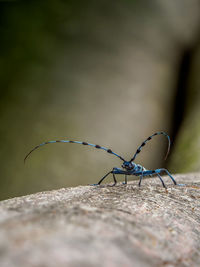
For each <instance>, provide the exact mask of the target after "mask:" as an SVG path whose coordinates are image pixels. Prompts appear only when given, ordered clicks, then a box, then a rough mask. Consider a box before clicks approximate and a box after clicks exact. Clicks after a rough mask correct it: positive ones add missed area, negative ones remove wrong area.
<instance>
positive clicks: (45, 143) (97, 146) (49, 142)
mask: <svg viewBox="0 0 200 267" xmlns="http://www.w3.org/2000/svg"><path fill="white" fill-rule="evenodd" d="M52 143H72V144H81V145H88V146H92V147H95V148H97V149H103V150H105V151H106V152H108V153H110V154H113V155H115V156H116V157H118V158H120V159H121V160H123V161H125V160H124V159H123V158H122V157H121V156H120V155H118V154H116V153H114V152H113V151H112V150H111V149H108V148H106V147H102V146H99V145H94V144H90V143H87V142H80V141H70V140H56V141H48V142H44V143H42V144H40V145H38V146H36V147H34V148H33V149H32V150H31V151H30V152H29V153H28V154H27V155H26V157H25V158H24V163H25V161H26V159H27V158H28V157H29V156H30V154H31V153H32V152H33V151H34V150H36V149H38V148H39V147H41V146H44V145H47V144H52Z"/></svg>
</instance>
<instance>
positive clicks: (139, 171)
mask: <svg viewBox="0 0 200 267" xmlns="http://www.w3.org/2000/svg"><path fill="white" fill-rule="evenodd" d="M156 135H164V136H166V137H167V139H168V149H167V153H166V156H165V159H166V158H167V156H168V154H169V150H170V145H171V142H170V137H169V135H167V134H166V133H165V132H156V133H154V134H152V135H151V136H149V137H148V138H147V139H146V140H144V141H143V142H142V144H141V145H140V146H139V147H138V148H137V150H136V152H135V154H134V156H133V157H132V158H131V159H130V160H129V161H126V160H125V159H124V158H123V157H121V156H120V155H118V154H116V153H115V152H113V151H112V150H111V149H108V148H105V147H102V146H100V145H94V144H90V143H87V142H80V141H70V140H57V141H48V142H44V143H42V144H40V145H38V146H36V147H34V148H33V149H32V150H31V151H30V152H29V153H28V154H27V155H26V157H25V158H24V163H25V161H26V159H27V158H28V157H29V155H30V154H31V153H32V152H33V151H34V150H36V149H38V148H39V147H41V146H44V145H47V144H52V143H72V144H81V145H85V146H92V147H95V148H97V149H103V150H105V151H106V152H107V153H110V154H112V155H114V156H116V157H118V158H119V159H120V160H122V161H123V164H122V165H121V167H122V168H117V167H114V168H113V169H112V170H111V171H109V172H108V173H107V174H106V175H104V176H103V177H102V178H101V180H100V181H99V182H98V183H97V184H93V185H100V184H101V183H102V182H103V180H104V179H105V178H106V177H107V176H108V175H109V174H112V175H113V180H114V184H113V185H112V186H115V185H116V183H117V180H116V177H115V174H124V175H125V182H124V184H127V176H128V175H135V176H139V177H140V180H139V186H140V185H141V182H142V179H143V177H145V176H152V175H157V176H158V177H159V179H160V181H161V183H162V185H163V187H164V188H166V186H165V183H164V181H163V179H162V177H161V175H160V174H161V173H163V172H164V173H166V174H167V175H168V176H169V177H170V178H171V180H172V181H173V183H174V184H175V185H176V184H177V183H176V181H175V179H174V178H173V177H172V175H171V174H170V173H169V171H168V170H167V169H164V168H161V169H155V170H147V169H145V168H144V167H143V166H141V165H139V164H136V163H135V162H134V160H135V159H136V157H137V155H138V154H139V153H140V151H141V150H142V148H143V147H144V146H145V145H146V143H147V142H148V141H150V140H151V139H152V138H153V137H154V136H156Z"/></svg>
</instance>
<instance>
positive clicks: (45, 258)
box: [0, 173, 200, 267]
mask: <svg viewBox="0 0 200 267" xmlns="http://www.w3.org/2000/svg"><path fill="white" fill-rule="evenodd" d="M175 178H176V180H177V182H178V183H184V184H185V186H174V185H173V184H172V183H171V180H170V179H169V178H168V177H164V179H165V181H166V185H167V187H168V188H167V190H166V189H164V188H163V187H162V185H161V184H160V181H159V179H158V178H156V177H154V178H150V179H145V180H144V181H143V183H142V186H141V187H140V188H139V187H138V181H132V182H129V183H128V185H127V186H125V185H122V184H118V185H117V186H115V187H110V186H109V185H108V184H106V185H102V186H97V187H92V186H79V187H74V188H66V189H64V188H63V189H60V190H53V191H48V192H40V193H36V194H33V195H27V196H23V197H17V198H13V199H8V200H4V201H1V202H0V214H1V216H0V266H1V267H8V266H9V267H12V266H15V267H16V266H20V267H24V266H42V267H44V266H48V267H54V266H200V252H199V251H200V239H199V236H200V210H199V207H200V175H199V173H194V174H184V175H176V176H175Z"/></svg>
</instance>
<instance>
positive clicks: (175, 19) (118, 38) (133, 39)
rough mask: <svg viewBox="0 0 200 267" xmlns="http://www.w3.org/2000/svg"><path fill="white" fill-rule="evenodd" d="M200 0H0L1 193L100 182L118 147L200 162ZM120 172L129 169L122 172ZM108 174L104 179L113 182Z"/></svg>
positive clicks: (125, 152) (171, 162)
mask: <svg viewBox="0 0 200 267" xmlns="http://www.w3.org/2000/svg"><path fill="white" fill-rule="evenodd" d="M199 37H200V1H199V0H168V1H165V0H152V1H145V0H117V1H116V0H115V1H114V0H111V1H106V0H101V1H95V0H85V1H70V0H65V1H64V0H58V1H28V2H27V1H17V0H16V1H2V0H1V1H0V199H6V198H10V197H14V196H20V195H24V194H29V193H33V192H37V191H42V190H50V189H56V188H60V187H68V186H76V185H86V184H89V183H96V182H98V181H99V179H100V178H101V177H102V176H103V175H104V174H105V173H106V172H108V171H109V170H111V169H112V167H114V166H118V167H120V165H121V163H122V162H121V161H120V159H118V158H117V157H115V156H113V155H111V154H108V153H106V152H104V151H102V150H97V149H94V148H92V147H87V146H81V145H77V144H50V145H47V146H44V147H41V148H40V149H38V150H36V151H35V152H34V153H33V154H32V155H31V156H30V158H29V159H28V160H27V162H26V164H25V165H24V163H23V159H24V157H25V155H26V154H27V153H28V152H29V151H30V150H31V149H32V148H33V147H34V146H36V145H38V144H40V143H42V142H44V141H49V140H57V139H67V140H70V139H71V140H80V141H85V142H90V143H94V144H99V145H102V146H105V147H108V148H111V149H112V150H113V151H114V152H116V153H118V154H120V155H121V156H122V157H125V158H126V159H127V160H128V159H130V157H132V156H133V154H134V153H135V151H136V149H137V147H138V146H139V145H140V144H141V143H142V142H143V140H144V139H145V138H147V137H148V136H149V135H151V134H153V133H154V132H156V131H166V132H167V133H168V134H169V135H170V136H171V139H172V149H171V153H170V155H169V158H168V160H167V161H166V162H165V161H163V159H164V155H165V152H166V149H167V139H166V138H165V137H164V136H158V137H155V138H154V139H153V140H152V141H151V142H149V143H148V145H147V146H145V147H144V148H143V150H142V152H141V153H140V154H139V155H138V157H137V160H136V162H137V163H140V164H142V165H144V166H145V167H146V168H149V169H154V168H160V167H167V168H168V169H169V171H170V172H172V173H177V172H189V171H199V170H200V119H199V118H200V92H199V88H200V78H199V71H200V42H199V41H200V38H199ZM118 180H119V181H121V180H123V177H121V178H120V177H118ZM109 181H110V180H109V179H108V180H107V182H109Z"/></svg>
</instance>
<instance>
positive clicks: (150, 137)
mask: <svg viewBox="0 0 200 267" xmlns="http://www.w3.org/2000/svg"><path fill="white" fill-rule="evenodd" d="M160 134H163V135H164V136H166V137H167V138H168V149H167V153H166V155H165V159H164V160H166V159H167V157H168V154H169V151H170V145H171V142H170V137H169V135H168V134H166V133H165V132H156V133H154V134H152V135H151V136H149V137H148V138H147V139H146V140H145V141H144V142H143V143H142V144H141V145H140V146H139V147H138V149H137V150H136V152H135V155H134V156H133V157H132V159H131V160H130V161H134V160H135V158H136V156H137V155H138V154H139V153H140V151H141V149H142V147H143V146H145V145H146V143H147V142H148V141H150V140H151V139H152V137H153V136H155V135H160Z"/></svg>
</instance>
